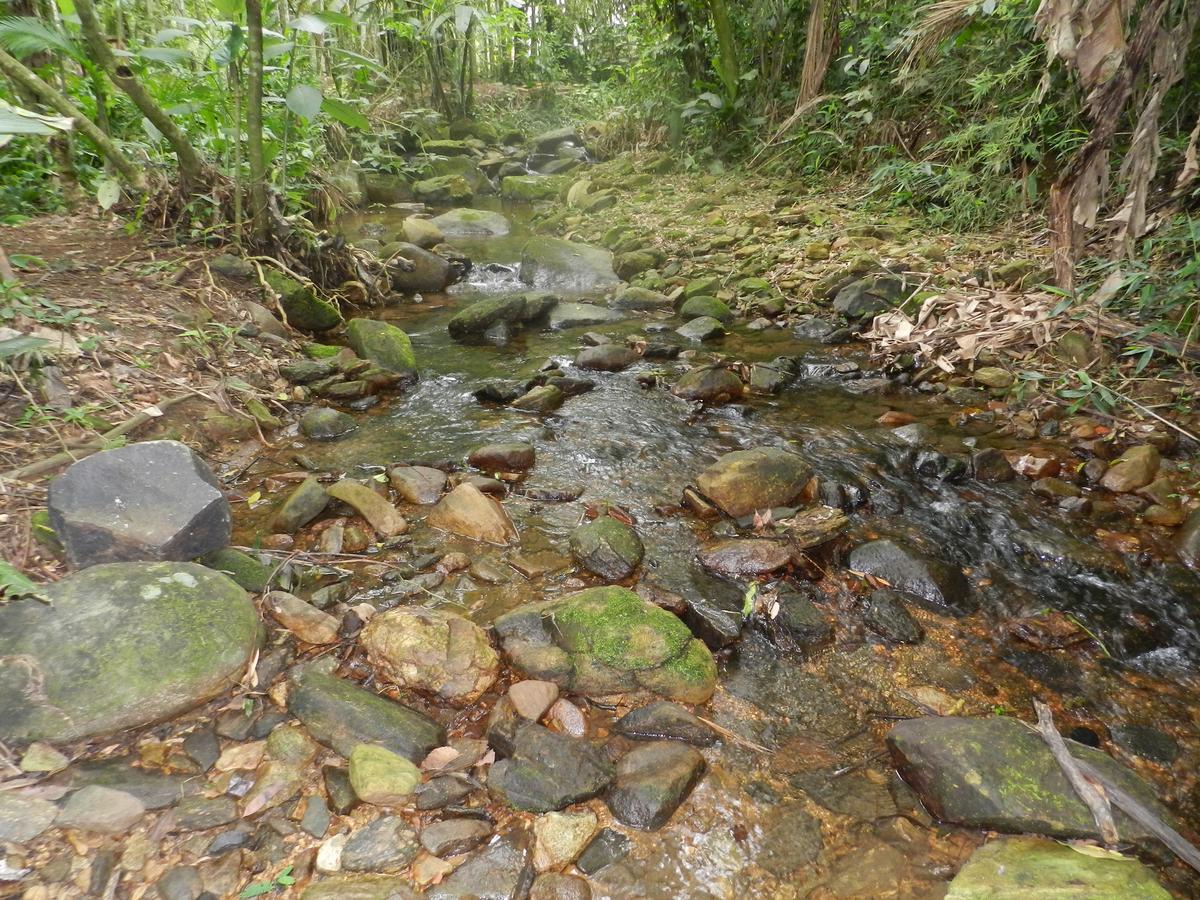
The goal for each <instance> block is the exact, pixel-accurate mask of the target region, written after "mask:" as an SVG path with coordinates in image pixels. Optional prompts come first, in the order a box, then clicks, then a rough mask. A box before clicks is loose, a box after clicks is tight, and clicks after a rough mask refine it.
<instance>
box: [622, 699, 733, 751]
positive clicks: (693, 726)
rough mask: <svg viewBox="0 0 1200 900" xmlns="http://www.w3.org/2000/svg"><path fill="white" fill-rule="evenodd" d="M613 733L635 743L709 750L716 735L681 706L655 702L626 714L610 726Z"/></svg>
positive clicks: (661, 701)
mask: <svg viewBox="0 0 1200 900" xmlns="http://www.w3.org/2000/svg"><path fill="white" fill-rule="evenodd" d="M613 730H614V731H615V732H616V733H617V734H623V735H625V737H628V738H633V739H634V740H637V741H658V740H670V741H683V742H684V743H687V744H695V745H696V746H697V747H711V746H712V745H713V744H715V743H716V742H717V733H716V732H715V731H713V729H712V728H710V727H709V726H708V725H706V724H705V723H704V722H702V721H700V719H698V718H697V717H696V716H694V715H692V714H691V713H690V712H688V711H687V710H686V709H684V708H683V707H682V706H679V705H678V704H675V703H671V702H669V701H667V700H659V701H657V702H655V703H650V704H648V705H646V706H642V707H639V708H638V709H635V710H631V711H630V712H628V713H626V714H625V715H624V716H622V717H621V718H619V719H617V721H616V722H615V723H614V725H613Z"/></svg>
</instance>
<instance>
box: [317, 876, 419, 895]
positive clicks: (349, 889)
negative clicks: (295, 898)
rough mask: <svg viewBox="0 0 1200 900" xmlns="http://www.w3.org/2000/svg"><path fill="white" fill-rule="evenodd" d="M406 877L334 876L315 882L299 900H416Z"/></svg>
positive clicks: (413, 889)
mask: <svg viewBox="0 0 1200 900" xmlns="http://www.w3.org/2000/svg"><path fill="white" fill-rule="evenodd" d="M422 896H423V895H422V894H420V893H418V892H417V890H416V889H415V888H414V887H413V884H412V882H411V881H410V880H409V879H408V878H403V877H399V876H395V875H337V876H334V877H333V878H324V879H322V880H321V881H315V882H313V883H312V884H310V885H309V886H308V887H306V888H305V889H304V893H303V894H301V895H300V897H301V900H420V898H421V897H422Z"/></svg>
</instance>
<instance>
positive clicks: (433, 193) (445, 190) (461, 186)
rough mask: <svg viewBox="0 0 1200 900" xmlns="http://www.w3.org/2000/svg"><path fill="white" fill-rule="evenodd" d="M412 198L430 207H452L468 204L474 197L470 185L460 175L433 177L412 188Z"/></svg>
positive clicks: (415, 184) (417, 183)
mask: <svg viewBox="0 0 1200 900" xmlns="http://www.w3.org/2000/svg"><path fill="white" fill-rule="evenodd" d="M412 190H413V196H414V197H416V198H417V199H418V200H420V201H421V202H422V203H427V204H429V205H430V206H454V205H456V204H458V203H470V202H471V200H472V199H474V197H475V192H474V191H473V190H472V189H471V183H470V182H469V181H467V179H466V178H465V177H464V176H463V175H460V174H456V173H451V174H447V175H435V176H434V177H433V178H424V179H422V180H421V181H418V182H416V183H414V184H413V186H412Z"/></svg>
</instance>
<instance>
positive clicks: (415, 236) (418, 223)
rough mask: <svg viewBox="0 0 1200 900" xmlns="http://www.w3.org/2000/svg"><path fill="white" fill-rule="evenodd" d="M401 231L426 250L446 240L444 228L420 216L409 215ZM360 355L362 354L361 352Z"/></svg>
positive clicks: (401, 225)
mask: <svg viewBox="0 0 1200 900" xmlns="http://www.w3.org/2000/svg"><path fill="white" fill-rule="evenodd" d="M400 232H401V235H402V236H403V237H404V240H406V241H408V242H409V243H410V244H416V245H417V246H418V247H420V248H422V249H424V250H431V249H433V248H434V247H436V246H437V245H438V244H441V243H443V242H444V241H445V240H446V235H444V234H443V233H442V229H440V228H438V226H437V224H436V223H434V222H431V221H430V220H429V219H423V218H421V217H420V216H409V217H408V218H407V219H405V220H404V221H403V222H401V223H400ZM359 356H362V354H361V353H360V354H359Z"/></svg>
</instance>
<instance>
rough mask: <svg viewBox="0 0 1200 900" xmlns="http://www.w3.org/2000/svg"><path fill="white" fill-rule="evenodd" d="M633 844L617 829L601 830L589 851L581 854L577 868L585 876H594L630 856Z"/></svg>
mask: <svg viewBox="0 0 1200 900" xmlns="http://www.w3.org/2000/svg"><path fill="white" fill-rule="evenodd" d="M631 848H632V842H631V841H630V840H629V838H627V837H626V836H625V835H623V834H621V832H619V831H617V830H616V829H615V828H604V829H601V831H600V833H599V834H598V835H596V836H595V837H594V838H593V839H592V842H591V843H590V844H588V845H587V849H586V850H584V851H583V853H582V854H580V856H579V859H578V860H577V861H576V863H575V867H576V868H577V869H579V871H580V872H582V873H583V874H584V875H594V874H596V873H597V872H599V871H600V870H601V869H604V868H606V867H607V866H611V865H612V864H613V863H615V862H619V861H620V860H622V859H624V858H625V857H626V856H628V855H629V851H630V849H631Z"/></svg>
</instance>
